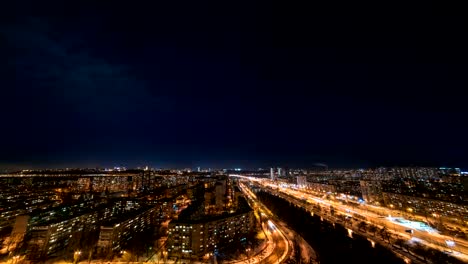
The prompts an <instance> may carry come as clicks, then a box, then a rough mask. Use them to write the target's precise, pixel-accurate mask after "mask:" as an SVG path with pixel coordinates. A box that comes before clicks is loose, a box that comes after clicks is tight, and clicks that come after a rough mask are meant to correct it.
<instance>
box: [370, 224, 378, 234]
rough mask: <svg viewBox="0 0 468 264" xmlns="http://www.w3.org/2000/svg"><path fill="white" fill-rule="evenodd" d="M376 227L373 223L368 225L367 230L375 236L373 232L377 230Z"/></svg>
mask: <svg viewBox="0 0 468 264" xmlns="http://www.w3.org/2000/svg"><path fill="white" fill-rule="evenodd" d="M377 230H378V229H377V227H376V226H375V225H370V226H369V232H371V233H372V235H373V236H375V233H376V232H377Z"/></svg>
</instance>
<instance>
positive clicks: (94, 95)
mask: <svg viewBox="0 0 468 264" xmlns="http://www.w3.org/2000/svg"><path fill="white" fill-rule="evenodd" d="M1 33H3V35H4V36H6V39H7V41H8V44H9V47H10V48H12V50H15V54H14V56H13V55H12V56H10V57H9V65H10V67H13V68H14V71H15V73H16V85H17V86H18V87H21V88H22V89H23V90H24V92H25V93H26V94H28V93H29V94H36V95H38V96H40V97H41V99H43V100H45V101H46V102H47V103H48V105H49V106H51V105H56V106H60V107H63V108H66V109H67V110H69V111H70V112H71V113H74V114H77V115H79V116H81V117H82V118H86V119H94V120H96V121H110V120H109V119H112V117H113V116H119V117H120V118H122V117H125V116H128V115H132V113H138V112H139V113H141V112H145V111H158V110H163V109H166V108H167V107H170V103H169V102H168V100H163V99H165V98H160V97H157V96H154V95H151V94H150V93H149V92H148V88H147V84H146V83H145V82H143V81H141V80H139V79H137V78H136V77H135V76H134V75H133V74H132V70H133V69H132V67H131V66H129V65H126V64H124V63H121V64H120V63H114V62H109V60H107V59H106V58H103V57H99V56H96V55H95V54H92V52H91V50H92V48H91V47H90V46H92V45H97V43H93V42H87V41H86V39H85V38H84V37H83V36H82V35H83V34H82V32H79V31H75V32H65V33H64V32H63V31H59V30H54V28H53V27H52V26H51V25H50V24H48V23H47V22H45V21H43V20H40V19H33V20H31V19H30V20H26V21H25V22H24V23H22V24H16V25H14V26H9V27H4V28H2V30H1Z"/></svg>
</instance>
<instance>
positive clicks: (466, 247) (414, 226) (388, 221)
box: [245, 177, 468, 261]
mask: <svg viewBox="0 0 468 264" xmlns="http://www.w3.org/2000/svg"><path fill="white" fill-rule="evenodd" d="M245 178H246V179H248V180H249V181H252V182H255V183H257V184H259V185H260V186H262V187H263V188H265V189H267V190H269V191H271V192H273V193H274V194H277V195H281V194H283V195H281V196H282V197H283V198H285V199H288V200H290V201H291V202H294V203H298V202H300V203H301V206H305V208H307V209H308V210H310V211H314V206H317V205H320V207H321V208H322V211H321V212H317V213H319V214H320V215H323V216H325V217H327V218H330V219H331V220H332V221H334V222H339V221H340V220H338V219H337V218H336V215H338V214H343V215H347V216H349V217H350V218H352V217H360V218H362V220H365V221H366V222H367V223H372V224H374V225H375V226H378V227H380V228H383V227H385V228H386V229H387V230H388V231H389V232H390V233H391V234H393V236H394V237H395V238H403V239H405V240H408V241H409V242H410V243H415V242H417V243H420V244H423V245H426V246H428V247H431V248H434V249H437V250H440V251H445V252H446V253H448V254H452V255H453V256H455V257H457V258H459V259H462V260H464V261H467V260H468V243H467V241H465V240H461V239H457V238H452V237H448V236H445V235H441V234H440V233H439V232H438V231H437V230H434V229H432V228H429V227H427V226H424V225H422V224H420V223H419V222H414V221H408V220H406V219H404V218H403V217H398V218H396V217H391V212H390V211H389V210H386V208H381V207H379V209H380V210H381V211H383V212H387V213H389V214H388V215H386V216H384V215H383V213H376V212H375V211H376V209H375V208H372V209H373V210H368V208H367V206H365V205H362V206H350V205H346V204H342V203H341V202H340V201H339V200H336V199H335V200H327V199H323V198H321V197H317V196H314V195H312V194H310V193H307V192H305V191H300V190H297V189H292V188H287V187H279V186H277V185H276V184H274V183H272V182H271V181H270V180H265V179H256V178H251V177H245ZM291 198H294V200H291ZM373 207H376V206H373ZM332 208H333V209H332ZM331 210H334V213H333V215H334V216H332V214H331V212H330V211H331ZM349 228H350V229H354V230H356V229H357V223H354V224H351V225H350V226H349ZM410 230H411V231H410Z"/></svg>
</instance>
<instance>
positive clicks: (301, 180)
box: [296, 176, 307, 188]
mask: <svg viewBox="0 0 468 264" xmlns="http://www.w3.org/2000/svg"><path fill="white" fill-rule="evenodd" d="M296 179H297V186H298V187H300V188H304V187H306V185H307V178H306V176H297V178H296Z"/></svg>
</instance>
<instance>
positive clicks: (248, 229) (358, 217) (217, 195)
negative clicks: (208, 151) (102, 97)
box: [0, 166, 468, 264]
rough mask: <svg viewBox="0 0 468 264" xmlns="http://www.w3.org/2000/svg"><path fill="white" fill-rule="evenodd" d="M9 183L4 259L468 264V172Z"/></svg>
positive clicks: (4, 178)
mask: <svg viewBox="0 0 468 264" xmlns="http://www.w3.org/2000/svg"><path fill="white" fill-rule="evenodd" d="M0 181H1V185H0V186H1V188H2V189H1V192H0V193H1V196H0V208H1V211H0V216H1V218H0V219H1V222H0V235H1V236H0V241H1V243H0V245H1V249H0V254H1V258H2V260H1V261H2V262H5V263H15V264H17V263H239V264H240V263H338V262H340V261H345V260H346V259H348V260H349V261H353V262H354V261H361V262H363V263H375V262H376V261H379V262H383V263H428V262H429V263H464V262H466V261H468V204H467V203H466V201H468V199H467V198H468V197H467V196H468V192H466V189H467V188H468V187H467V186H468V172H465V171H461V170H460V169H459V168H430V167H392V168H385V167H380V168H375V169H331V168H328V167H326V166H316V167H313V168H309V169H288V168H285V167H283V168H281V167H275V168H269V169H255V170H245V169H240V168H236V169H219V170H218V169H202V168H200V167H197V168H194V169H180V170H176V169H171V170H165V169H153V168H149V167H145V168H136V169H126V168H123V167H116V168H112V169H47V170H21V171H15V172H10V173H5V174H2V175H0ZM306 223H307V224H308V225H310V226H304V224H306ZM315 229H317V231H316V230H315ZM315 232H317V233H315ZM320 232H322V233H323V234H322V233H320ZM325 235H326V237H328V238H325V237H324V236H325ZM330 237H334V239H333V241H328V242H327V240H328V239H330ZM330 242H332V243H333V244H336V245H335V247H334V248H332V249H329V248H326V247H324V245H323V244H326V243H330ZM341 244H343V245H341ZM342 246H344V247H345V248H341V247H342ZM346 247H347V248H346ZM349 247H351V248H352V249H353V251H356V252H354V253H352V254H351V252H349ZM337 251H339V252H340V254H338V255H337ZM360 251H361V252H360ZM372 251H374V252H375V253H374V254H371V253H369V252H372ZM364 253H365V254H366V256H362V255H361V256H360V254H364Z"/></svg>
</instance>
